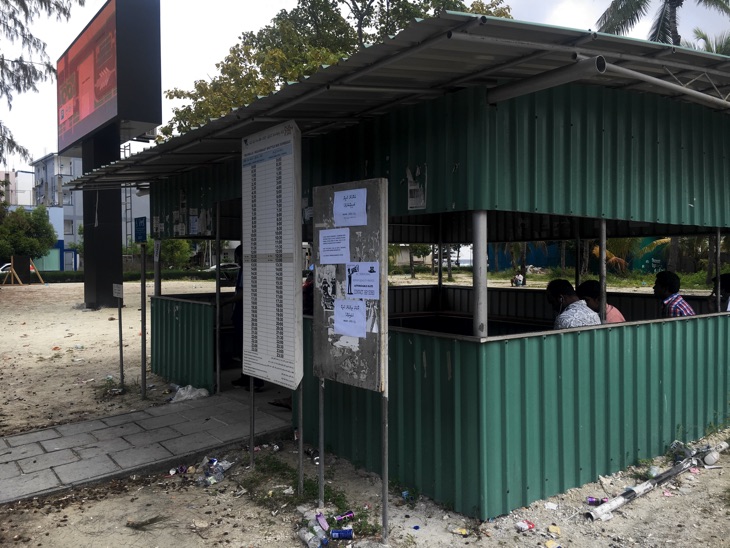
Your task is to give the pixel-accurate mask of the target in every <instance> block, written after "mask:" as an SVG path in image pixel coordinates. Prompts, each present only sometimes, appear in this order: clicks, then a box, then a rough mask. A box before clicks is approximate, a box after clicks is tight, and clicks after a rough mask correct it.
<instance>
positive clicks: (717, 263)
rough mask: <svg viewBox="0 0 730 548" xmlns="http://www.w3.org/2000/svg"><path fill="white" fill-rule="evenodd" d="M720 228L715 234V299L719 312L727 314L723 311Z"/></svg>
mask: <svg viewBox="0 0 730 548" xmlns="http://www.w3.org/2000/svg"><path fill="white" fill-rule="evenodd" d="M720 238H721V235H720V227H717V231H716V232H715V276H717V286H716V288H715V289H716V293H717V295H715V299H716V303H717V311H718V312H725V310H722V309H721V307H722V286H721V285H720V270H721V269H720V242H721V240H720Z"/></svg>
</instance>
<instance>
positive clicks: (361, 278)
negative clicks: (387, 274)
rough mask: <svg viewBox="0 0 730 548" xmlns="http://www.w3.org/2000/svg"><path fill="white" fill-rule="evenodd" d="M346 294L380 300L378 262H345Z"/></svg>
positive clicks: (352, 296) (351, 296)
mask: <svg viewBox="0 0 730 548" xmlns="http://www.w3.org/2000/svg"><path fill="white" fill-rule="evenodd" d="M347 296H348V297H349V298H358V299H373V300H380V264H379V263H347Z"/></svg>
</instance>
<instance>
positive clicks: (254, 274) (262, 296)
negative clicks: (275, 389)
mask: <svg viewBox="0 0 730 548" xmlns="http://www.w3.org/2000/svg"><path fill="white" fill-rule="evenodd" d="M300 151H301V136H300V133H299V128H298V127H297V125H296V124H295V123H294V122H287V123H284V124H281V125H278V126H276V127H273V128H271V129H269V130H266V131H262V132H260V133H257V134H255V135H251V136H249V137H247V138H245V139H243V143H242V164H243V177H242V179H243V183H242V184H243V187H242V191H243V194H242V218H243V231H242V238H241V246H242V252H243V253H242V255H243V268H242V274H243V371H244V373H247V374H249V375H253V376H255V377H258V378H260V379H264V380H267V381H270V382H273V383H275V384H278V385H281V386H285V387H287V388H290V389H292V390H294V389H296V388H297V386H298V385H299V382H300V381H301V379H302V375H303V370H302V257H301V245H302V237H301V232H302V221H301V215H302V214H301V208H300V204H301V186H302V185H301V152H300Z"/></svg>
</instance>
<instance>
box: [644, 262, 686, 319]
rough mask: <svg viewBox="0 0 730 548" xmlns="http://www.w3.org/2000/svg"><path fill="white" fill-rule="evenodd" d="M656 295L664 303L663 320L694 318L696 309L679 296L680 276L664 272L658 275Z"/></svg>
mask: <svg viewBox="0 0 730 548" xmlns="http://www.w3.org/2000/svg"><path fill="white" fill-rule="evenodd" d="M654 295H656V296H657V297H659V299H661V301H662V311H661V317H662V318H679V317H682V316H694V315H695V311H694V309H693V308H692V307H691V306H690V305H689V303H687V301H685V300H684V299H683V298H682V296H681V295H680V294H679V276H677V275H676V274H675V273H674V272H669V271H668V270H663V271H661V272H659V273H657V275H656V281H655V282H654Z"/></svg>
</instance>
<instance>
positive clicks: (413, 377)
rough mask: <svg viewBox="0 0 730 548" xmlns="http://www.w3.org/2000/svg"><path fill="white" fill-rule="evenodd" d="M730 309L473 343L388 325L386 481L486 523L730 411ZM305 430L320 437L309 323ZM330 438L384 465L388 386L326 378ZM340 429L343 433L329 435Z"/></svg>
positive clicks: (369, 463) (694, 434)
mask: <svg viewBox="0 0 730 548" xmlns="http://www.w3.org/2000/svg"><path fill="white" fill-rule="evenodd" d="M729 328H730V317H728V316H708V317H701V318H694V319H691V320H680V321H667V322H650V323H643V324H629V325H623V326H619V327H606V328H600V329H594V330H587V331H568V332H561V333H557V332H550V333H545V334H542V335H537V336H532V337H522V338H509V339H501V340H499V339H498V340H491V341H489V342H487V343H483V344H479V343H478V342H475V341H469V340H463V339H461V340H460V339H454V338H449V337H441V336H436V335H434V334H432V333H423V334H419V333H415V332H405V331H400V330H395V329H392V330H391V331H390V348H389V361H390V372H389V383H390V402H389V414H390V420H389V427H390V438H389V444H390V478H391V479H392V480H393V481H397V482H400V483H402V484H404V485H406V486H411V487H415V488H417V489H418V490H419V491H421V492H422V493H424V494H426V495H428V496H430V497H432V498H433V499H434V500H436V501H438V502H440V503H442V504H446V505H448V506H450V507H453V508H454V510H456V511H458V512H463V513H466V514H469V515H474V516H477V517H479V518H481V519H486V518H488V517H492V516H496V515H500V514H504V513H507V512H509V511H510V510H513V509H515V508H517V507H520V506H524V505H527V504H529V503H530V502H531V501H534V500H538V499H541V498H544V497H547V496H550V495H553V494H556V493H560V492H563V491H565V490H567V489H569V488H571V487H574V486H577V485H581V484H583V483H586V482H589V481H594V480H595V479H596V477H597V475H598V474H608V473H611V472H614V471H616V470H619V469H622V468H624V467H625V466H627V465H629V464H632V463H634V462H635V461H636V460H637V459H638V458H647V457H651V456H655V455H659V454H662V453H663V452H664V451H665V449H666V446H667V445H668V444H669V443H671V441H672V440H674V439H676V438H679V439H683V440H692V439H697V438H699V437H701V436H702V435H704V433H705V429H706V428H707V427H708V425H710V424H715V425H717V424H720V423H722V422H723V421H725V420H727V419H728V418H729V417H730V403H729V402H730V352H729V350H728V348H727V344H726V337H725V334H726V333H727V332H728V329H729ZM305 341H307V343H306V346H305V366H306V369H305V371H306V372H305V377H304V387H305V388H304V389H305V398H306V400H305V401H306V402H307V406H306V411H305V439H306V440H307V441H308V442H313V443H316V440H317V408H318V406H317V404H316V402H317V397H318V396H317V382H316V379H314V378H313V377H312V376H311V320H309V319H306V320H305ZM325 392H326V397H325V399H326V404H325V429H326V432H328V433H329V434H327V435H326V444H327V446H328V448H329V449H331V450H333V451H334V452H335V453H337V454H338V455H340V456H342V457H345V458H348V459H350V460H351V461H352V462H353V463H355V464H358V465H362V466H364V467H366V468H368V469H369V470H373V471H376V472H379V471H380V467H381V465H380V447H381V444H380V421H381V413H380V395H379V394H376V393H372V392H367V391H364V390H358V389H354V388H350V387H348V386H344V385H338V384H336V383H333V382H327V383H326V390H325ZM335 432H336V435H335V434H334V433H335Z"/></svg>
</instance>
